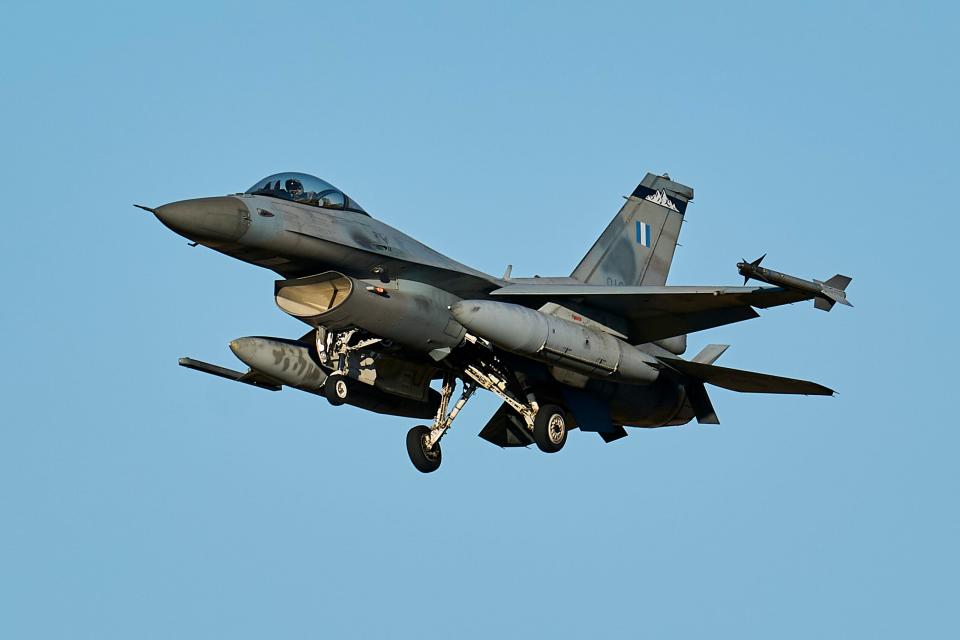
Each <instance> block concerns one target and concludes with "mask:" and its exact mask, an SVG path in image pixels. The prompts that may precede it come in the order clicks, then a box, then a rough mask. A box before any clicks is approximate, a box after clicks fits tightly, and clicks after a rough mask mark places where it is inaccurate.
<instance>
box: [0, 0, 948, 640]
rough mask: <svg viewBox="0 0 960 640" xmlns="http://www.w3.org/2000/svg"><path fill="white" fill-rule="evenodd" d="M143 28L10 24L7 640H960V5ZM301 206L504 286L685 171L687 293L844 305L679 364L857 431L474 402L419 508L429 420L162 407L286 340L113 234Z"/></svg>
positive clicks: (541, 6) (346, 14) (237, 20)
mask: <svg viewBox="0 0 960 640" xmlns="http://www.w3.org/2000/svg"><path fill="white" fill-rule="evenodd" d="M134 4H139V3H119V2H118V3H100V2H84V3H63V4H40V3H30V5H29V7H28V5H27V3H18V4H16V5H14V4H13V3H8V4H7V6H5V7H4V9H3V18H2V21H0V91H2V94H0V95H2V101H0V114H2V118H0V133H2V136H0V141H2V147H0V148H2V153H0V175H2V176H3V180H2V181H3V184H4V185H5V186H6V189H5V190H4V194H3V221H4V225H3V233H2V234H0V250H2V256H3V266H4V270H3V271H4V282H5V285H4V292H5V296H4V298H5V302H4V304H3V307H2V310H3V312H2V314H0V330H2V333H3V336H4V339H3V340H2V342H0V344H2V345H3V346H2V351H0V353H2V356H3V358H2V362H3V366H2V369H0V376H2V381H0V382H2V384H0V389H2V391H0V394H2V423H0V514H2V519H0V637H3V638H96V639H105V638H118V639H129V638H138V639H139V638H268V637H269V638H341V637H362V638H377V637H391V638H393V637H396V638H406V637H411V638H426V637H463V638H491V637H504V638H530V637H538V636H548V635H549V636H550V637H558V638H559V637H570V638H585V637H611V638H612V637H616V638H621V637H642V636H648V637H675V638H703V637H719V638H744V637H755V638H770V637H778V638H811V637H815V638H819V637H829V638H878V637H890V638H903V637H925V638H932V637H956V634H957V633H958V632H960V629H958V627H960V625H958V624H957V612H956V604H957V595H958V578H957V571H958V568H960V566H958V565H960V563H958V559H960V554H958V550H957V544H958V539H960V516H958V511H957V495H958V488H960V486H958V485H960V483H958V471H957V455H958V454H957V452H958V448H960V425H958V424H957V410H956V402H955V401H954V400H955V398H956V395H955V394H956V393H957V389H956V378H957V376H956V370H957V369H956V366H957V365H956V363H957V358H958V355H960V354H958V350H957V346H956V345H957V339H958V335H957V330H958V327H957V323H956V317H957V312H958V308H957V303H956V293H955V290H956V282H957V280H958V276H960V273H958V270H957V268H956V257H955V256H956V246H957V241H956V238H957V237H958V231H960V225H958V223H957V210H956V209H957V207H956V204H955V203H956V189H957V186H956V183H957V174H958V169H960V166H958V162H957V153H956V147H957V145H958V143H960V136H958V133H960V132H958V129H960V127H958V115H957V114H958V112H960V99H958V91H960V89H958V82H957V79H958V77H960V69H958V57H960V56H958V51H960V49H958V44H957V43H958V38H960V29H958V27H957V25H958V23H960V12H958V10H957V9H956V4H955V3H947V2H940V3H913V2H900V3H893V2H857V3H843V2H840V3H838V2H822V3H790V5H789V6H785V3H756V4H754V5H752V6H751V5H745V4H740V3H729V2H723V3H714V2H705V3H664V2H655V3H648V4H646V5H644V4H642V3H639V2H623V3H589V4H588V3H583V4H558V3H525V4H524V5H523V6H522V7H519V6H517V4H518V3H500V2H482V3H475V4H472V5H468V4H466V3H443V2H438V3H419V4H411V5H409V6H399V4H398V3H383V4H368V3H365V2H350V3H330V4H329V5H327V6H320V5H319V4H318V3H306V4H304V5H301V6H297V5H291V4H286V3H281V2H267V3H263V2H259V3H224V4H222V5H211V4H206V3H198V2H190V3H179V2H158V3H151V6H150V7H146V6H133V5H134ZM775 5H776V6H775ZM284 170H297V171H305V172H308V173H314V174H317V175H319V176H321V177H324V178H326V179H328V180H329V181H331V182H333V183H334V184H336V185H338V186H340V187H341V188H342V189H344V190H345V191H346V192H347V193H349V194H350V195H351V196H353V197H354V198H355V199H357V200H358V201H359V202H360V203H361V204H363V205H364V206H365V207H366V208H367V209H368V210H369V211H371V212H372V213H373V214H374V215H375V216H377V217H379V218H381V219H383V220H384V221H386V222H387V223H388V224H391V225H393V226H395V227H398V228H400V229H402V230H404V231H406V232H407V233H409V234H411V235H413V236H414V237H416V238H417V239H419V240H421V241H423V242H426V243H428V244H430V245H432V246H434V247H436V248H437V249H439V250H441V251H443V252H445V253H447V254H448V255H450V256H452V257H454V258H456V259H458V260H460V261H462V262H465V263H467V264H469V265H471V266H474V267H477V268H479V269H482V270H484V271H487V272H491V273H496V274H499V273H501V272H502V270H503V268H504V267H505V266H506V264H508V263H513V265H514V274H516V275H532V274H534V273H538V274H541V275H566V274H567V273H569V271H570V269H572V267H573V266H574V265H575V264H576V262H577V261H578V259H579V258H580V257H581V255H582V254H583V253H584V252H585V251H586V249H587V248H588V247H589V245H590V244H591V243H592V242H593V240H594V238H595V237H596V236H597V235H598V234H599V232H600V231H601V230H602V228H603V227H604V226H605V225H606V223H607V222H608V221H609V219H610V218H611V217H612V216H613V215H614V214H615V212H616V211H617V209H618V208H619V206H620V204H621V202H622V199H621V196H622V195H624V194H626V193H629V192H630V190H631V189H632V188H633V187H634V186H635V185H636V183H637V182H638V181H639V180H640V178H642V177H643V175H644V173H645V172H646V171H648V170H651V171H655V172H658V173H659V172H663V171H669V172H670V174H671V175H672V176H673V177H674V178H676V179H678V180H680V181H681V182H684V183H686V184H690V185H692V186H694V187H695V188H696V201H695V202H694V203H693V205H691V207H690V209H689V211H688V221H687V224H686V225H685V226H684V233H683V237H682V238H681V242H682V244H683V246H682V247H681V248H680V249H679V250H678V252H677V256H676V260H675V262H674V269H673V272H672V273H671V277H670V282H671V283H674V284H736V283H738V282H739V279H738V277H737V275H736V269H735V266H734V265H735V262H736V261H737V260H738V259H739V258H740V257H746V258H755V257H757V256H759V255H760V254H762V253H768V254H769V257H768V258H767V261H768V262H769V265H770V266H771V267H773V268H778V269H782V270H785V271H788V272H792V273H796V274H798V275H801V276H805V277H818V278H825V277H828V276H831V275H833V274H834V273H837V272H840V273H845V274H849V275H852V276H854V282H853V284H852V285H851V288H850V295H851V299H852V300H853V302H854V304H855V305H856V308H854V309H847V308H837V309H835V310H834V311H833V312H832V313H830V314H824V313H821V312H818V311H815V310H814V309H813V308H812V305H810V304H809V303H808V304H803V305H796V306H792V307H786V308H781V309H775V310H770V311H768V312H765V313H764V314H763V315H764V317H763V318H761V319H759V320H754V321H751V322H749V323H744V324H741V325H737V326H731V327H726V328H720V329H715V330H712V331H710V332H706V333H703V334H698V335H695V336H693V337H692V339H691V349H692V350H694V351H695V350H697V349H699V348H700V347H701V346H702V345H703V344H706V343H707V342H729V343H731V344H732V345H733V347H732V348H731V350H730V351H729V352H728V353H727V355H725V356H724V360H723V362H724V363H725V364H727V365H729V366H736V367H741V368H747V369H753V370H760V371H769V372H771V373H779V374H783V375H792V376H797V377H803V378H809V379H814V380H817V381H821V382H823V383H825V384H827V385H829V386H831V387H833V388H836V389H838V390H839V392H840V394H839V396H838V397H837V398H832V399H830V398H803V397H800V398H792V397H776V396H770V397H766V396H745V395H737V394H734V393H731V392H727V391H723V390H719V389H718V390H715V391H713V393H712V395H713V399H714V402H715V405H716V408H717V412H718V413H719V415H720V418H721V420H722V423H723V424H722V425H721V426H719V427H703V426H697V425H696V424H693V425H688V426H686V427H681V428H676V429H661V430H654V431H642V430H635V431H633V432H632V433H631V436H630V437H629V438H627V439H624V440H621V441H619V442H616V443H614V444H611V445H604V444H603V442H602V441H601V440H600V439H599V438H597V437H596V436H594V435H590V434H581V433H579V432H574V433H573V434H571V438H570V441H569V442H568V444H567V446H566V448H565V450H564V451H563V452H562V453H561V454H559V455H555V456H545V455H542V454H540V453H539V452H537V451H536V450H499V449H498V448H496V447H494V446H492V445H490V444H488V443H486V442H484V441H482V440H480V439H478V438H477V437H476V433H477V432H478V431H479V429H480V428H481V426H482V425H483V423H484V422H485V421H486V419H487V417H488V416H489V415H490V414H491V413H492V412H493V410H494V409H495V407H496V402H495V401H494V399H493V398H492V397H490V396H489V395H486V394H485V395H484V396H483V397H480V398H478V399H477V400H474V401H472V402H471V404H470V405H468V407H467V409H466V410H465V411H464V412H463V414H462V415H461V417H460V419H459V420H458V422H457V424H456V425H455V428H454V430H453V431H452V432H451V433H450V435H449V436H448V437H447V438H446V439H445V440H444V460H445V462H444V466H443V468H442V469H441V470H440V471H439V472H438V473H436V474H433V475H431V476H424V475H421V474H419V473H417V472H416V471H415V470H414V469H413V468H412V467H411V465H410V463H409V461H408V459H407V456H406V453H405V451H404V444H403V442H404V434H405V432H406V430H407V429H408V428H409V427H410V426H411V422H410V421H408V420H405V419H401V418H389V417H381V416H376V415H373V414H366V413H363V412H361V411H359V410H356V409H353V408H349V407H342V408H337V409H335V408H333V407H331V406H329V405H328V404H327V403H326V402H325V401H324V400H322V399H320V398H316V397H313V396H309V395H306V394H302V393H298V392H295V391H284V392H282V393H279V394H271V393H267V392H263V391H260V390H257V389H253V388H249V387H245V386H242V385H234V384H230V383H227V382H224V381H221V380H218V379H214V378H210V377H207V376H203V375H200V374H197V373H195V372H191V371H187V370H185V369H181V368H179V367H177V366H176V360H177V357H179V356H183V355H192V356H195V357H199V358H203V359H207V360H210V361H214V362H217V363H221V364H226V365H228V366H235V365H236V364H237V363H236V362H235V361H234V360H233V356H232V354H231V353H230V351H229V350H228V348H227V343H228V342H229V341H230V340H231V339H233V338H236V337H239V336H245V335H258V334H259V335H264V334H265V335H280V336H296V335H300V333H301V332H302V331H303V327H302V326H300V325H298V323H296V322H295V321H293V320H292V319H290V318H288V317H286V316H285V315H284V314H282V313H281V312H280V311H279V310H277V309H276V308H275V306H274V304H273V302H272V298H271V294H272V281H273V279H274V277H273V276H272V275H271V274H270V273H269V272H266V271H264V270H258V269H256V268H254V267H252V266H248V265H244V264H241V263H237V262H233V261H231V260H230V259H228V258H226V257H224V256H221V255H218V254H215V253H213V252H211V251H209V250H205V249H203V248H196V249H191V248H189V247H188V246H187V244H186V241H185V240H183V239H181V238H179V237H177V236H175V235H173V234H171V233H170V232H168V231H167V230H166V229H164V228H163V227H162V226H161V225H160V224H159V223H158V222H157V221H156V220H155V219H153V218H152V217H151V216H150V215H148V214H145V213H144V212H141V211H138V210H136V209H134V208H132V207H131V204H132V203H135V202H136V203H144V204H147V205H157V204H161V203H164V202H169V201H173V200H178V199H183V198H189V197H198V196H204V195H218V194H225V193H229V192H235V191H240V190H243V189H245V188H247V187H248V186H250V185H251V184H253V183H254V182H255V181H256V180H257V179H259V178H261V177H263V176H264V175H267V174H269V173H272V172H275V171H284Z"/></svg>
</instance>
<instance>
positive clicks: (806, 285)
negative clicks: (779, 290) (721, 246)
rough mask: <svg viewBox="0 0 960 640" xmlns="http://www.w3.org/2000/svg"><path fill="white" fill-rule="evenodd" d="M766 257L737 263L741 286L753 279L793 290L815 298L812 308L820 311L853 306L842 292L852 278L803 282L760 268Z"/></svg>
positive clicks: (834, 277) (801, 279)
mask: <svg viewBox="0 0 960 640" xmlns="http://www.w3.org/2000/svg"><path fill="white" fill-rule="evenodd" d="M766 257H767V254H763V255H762V256H760V257H759V258H757V259H756V260H754V261H753V262H747V261H746V259H744V260H741V261H740V262H738V263H737V271H739V272H740V275H742V276H743V284H747V282H749V281H750V280H751V279H753V280H759V281H760V282H766V283H767V284H772V285H773V286H775V287H784V288H785V289H794V290H796V291H802V292H804V293H809V294H811V295H813V296H815V298H814V306H815V307H816V308H817V309H820V310H821V311H830V309H832V308H833V305H834V303H837V302H839V303H840V304H843V305H846V306H848V307H852V306H853V305H852V304H850V302H849V301H848V300H847V294H846V292H845V291H844V289H846V288H847V285H849V284H850V282H851V281H852V280H853V278H850V277H847V276H842V275H840V274H839V273H838V274H837V275H835V276H833V277H832V278H830V279H829V280H827V281H825V282H821V281H820V280H804V279H803V278H796V277H794V276H790V275H787V274H785V273H780V272H779V271H774V270H773V269H767V268H764V267H761V266H760V263H761V262H762V261H763V259H764V258H766Z"/></svg>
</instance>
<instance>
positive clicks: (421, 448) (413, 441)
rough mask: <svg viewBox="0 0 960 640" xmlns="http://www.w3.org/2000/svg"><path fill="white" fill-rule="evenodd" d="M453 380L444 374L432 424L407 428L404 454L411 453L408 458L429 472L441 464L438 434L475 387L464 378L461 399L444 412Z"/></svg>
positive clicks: (451, 394) (442, 433) (444, 429)
mask: <svg viewBox="0 0 960 640" xmlns="http://www.w3.org/2000/svg"><path fill="white" fill-rule="evenodd" d="M456 384H457V379H456V377H454V375H453V374H450V373H448V374H445V375H444V376H443V387H442V388H441V389H440V407H439V408H438V409H437V417H436V418H434V420H433V426H432V427H426V426H423V425H418V426H416V427H414V428H412V429H410V431H408V432H407V454H408V455H409V456H410V462H412V463H413V466H415V467H416V468H417V470H418V471H421V472H423V473H430V472H431V471H436V470H437V469H438V468H439V467H440V460H441V453H440V438H442V437H443V436H444V434H445V433H446V432H447V431H448V430H449V429H450V426H451V425H452V424H453V421H454V419H456V417H457V414H458V413H460V410H461V409H463V405H465V404H467V400H469V399H470V396H472V395H473V392H474V391H476V390H477V385H476V384H474V383H472V382H467V381H464V383H463V391H462V392H461V393H460V399H458V400H457V402H456V403H455V404H454V405H453V408H452V409H450V412H449V413H447V407H449V406H450V398H452V397H453V390H454V388H455V387H456Z"/></svg>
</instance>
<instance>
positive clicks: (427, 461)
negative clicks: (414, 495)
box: [407, 425, 443, 473]
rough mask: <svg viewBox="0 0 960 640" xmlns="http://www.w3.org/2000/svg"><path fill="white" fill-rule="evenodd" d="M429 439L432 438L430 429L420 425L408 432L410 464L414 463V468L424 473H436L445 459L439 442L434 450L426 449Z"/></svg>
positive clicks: (434, 446)
mask: <svg viewBox="0 0 960 640" xmlns="http://www.w3.org/2000/svg"><path fill="white" fill-rule="evenodd" d="M428 437H430V427H425V426H423V425H418V426H416V427H414V428H413V429H410V431H407V454H408V455H409V456H410V462H412V463H413V466H415V467H416V468H417V471H420V472H422V473H430V472H432V471H436V470H437V469H438V468H439V467H440V460H441V458H442V457H443V456H442V455H441V452H440V443H439V442H438V443H437V444H435V445H433V448H432V449H429V450H427V449H426V448H425V447H424V445H425V443H426V439H427V438H428Z"/></svg>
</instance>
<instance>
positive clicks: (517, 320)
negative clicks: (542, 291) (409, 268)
mask: <svg viewBox="0 0 960 640" xmlns="http://www.w3.org/2000/svg"><path fill="white" fill-rule="evenodd" d="M450 312H451V313H452V314H453V317H454V318H455V319H456V320H457V322H459V323H460V324H462V325H463V326H464V327H466V328H467V330H468V331H470V332H471V333H472V334H474V335H476V336H478V337H480V338H483V339H484V340H487V341H488V342H491V343H492V344H494V345H496V346H498V347H500V348H501V349H504V350H506V351H509V352H511V353H515V354H518V355H522V356H526V357H528V358H532V359H534V360H539V361H541V362H545V363H547V364H553V365H558V366H561V367H563V368H565V369H570V370H572V371H576V372H578V373H581V374H583V375H585V376H589V377H591V378H608V379H611V380H617V381H620V382H626V383H632V384H649V383H651V382H653V381H654V380H656V379H657V377H658V376H659V375H660V368H661V366H660V363H659V362H658V361H657V360H656V358H654V357H653V356H651V355H650V354H648V353H645V352H643V351H640V350H639V349H637V348H635V347H633V346H632V345H629V344H627V343H626V342H624V341H623V340H620V339H619V338H616V337H614V336H612V335H610V334H609V333H606V332H603V331H599V330H597V329H592V328H590V327H586V326H583V325H581V324H577V323H575V322H571V321H570V320H564V319H563V318H558V317H556V316H551V315H547V314H545V313H541V312H539V311H535V310H533V309H528V308H526V307H522V306H520V305H518V304H510V303H507V302H494V301H491V300H461V301H460V302H457V303H455V304H453V305H451V306H450Z"/></svg>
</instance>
